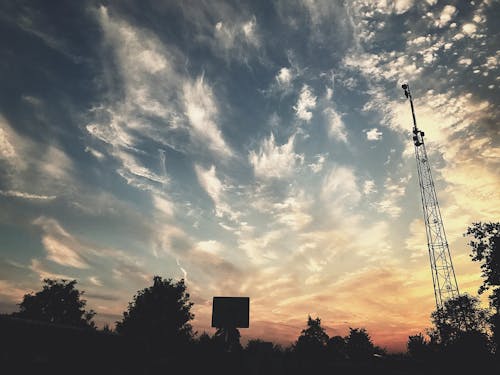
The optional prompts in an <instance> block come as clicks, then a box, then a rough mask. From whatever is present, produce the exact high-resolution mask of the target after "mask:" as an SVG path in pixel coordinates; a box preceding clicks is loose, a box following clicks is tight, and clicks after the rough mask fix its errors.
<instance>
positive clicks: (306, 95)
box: [293, 85, 317, 121]
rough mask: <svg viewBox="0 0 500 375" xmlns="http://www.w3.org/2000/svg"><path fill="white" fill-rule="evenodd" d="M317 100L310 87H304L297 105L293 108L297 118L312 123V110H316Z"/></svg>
mask: <svg viewBox="0 0 500 375" xmlns="http://www.w3.org/2000/svg"><path fill="white" fill-rule="evenodd" d="M316 99H317V98H316V96H314V94H313V92H312V91H311V89H310V88H309V86H307V85H304V86H302V89H301V90H300V95H299V99H298V100H297V104H296V105H294V106H293V109H294V110H295V113H296V115H297V117H298V118H300V119H301V120H304V121H310V120H311V119H312V116H313V115H312V112H311V111H310V110H311V109H314V108H316Z"/></svg>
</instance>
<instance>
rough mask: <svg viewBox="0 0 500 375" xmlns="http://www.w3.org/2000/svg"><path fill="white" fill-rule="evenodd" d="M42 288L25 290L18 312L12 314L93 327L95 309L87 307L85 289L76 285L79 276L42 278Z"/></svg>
mask: <svg viewBox="0 0 500 375" xmlns="http://www.w3.org/2000/svg"><path fill="white" fill-rule="evenodd" d="M43 283H44V285H43V287H42V290H41V291H39V292H36V293H35V294H33V293H29V294H25V295H24V297H23V301H22V302H21V303H20V304H19V312H15V313H13V314H12V316H14V317H17V318H23V319H31V320H38V321H42V322H48V323H56V324H67V325H72V326H77V327H91V328H94V327H95V324H94V322H93V321H92V319H93V317H94V315H95V312H94V311H93V310H89V311H86V310H85V305H86V303H87V301H86V300H84V299H82V298H81V297H82V295H83V294H84V292H83V291H82V292H81V291H79V290H78V289H76V288H75V285H76V280H72V281H67V280H52V279H44V280H43Z"/></svg>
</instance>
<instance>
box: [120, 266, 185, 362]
mask: <svg viewBox="0 0 500 375" xmlns="http://www.w3.org/2000/svg"><path fill="white" fill-rule="evenodd" d="M192 306H193V303H192V302H190V301H189V294H188V293H186V285H185V284H184V280H183V279H181V280H180V281H178V282H173V281H172V279H162V278H161V277H160V276H155V277H154V278H153V285H152V286H150V287H148V288H145V289H143V290H140V291H138V292H137V294H136V295H135V296H134V298H133V301H132V302H130V303H129V304H128V310H127V311H125V312H124V313H123V319H122V320H121V321H119V322H116V331H117V332H118V333H119V334H122V335H124V336H128V337H131V338H133V339H134V341H135V342H136V343H138V344H139V345H140V346H141V347H142V348H143V349H145V350H146V351H149V352H150V353H152V354H162V353H163V354H166V353H168V352H172V351H176V350H177V349H180V348H181V347H182V345H183V344H187V343H188V342H190V341H192V339H193V335H194V334H193V328H192V326H191V324H189V322H190V321H191V320H192V319H193V318H194V315H193V314H192V313H191V307H192Z"/></svg>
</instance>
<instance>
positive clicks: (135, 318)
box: [11, 223, 500, 373]
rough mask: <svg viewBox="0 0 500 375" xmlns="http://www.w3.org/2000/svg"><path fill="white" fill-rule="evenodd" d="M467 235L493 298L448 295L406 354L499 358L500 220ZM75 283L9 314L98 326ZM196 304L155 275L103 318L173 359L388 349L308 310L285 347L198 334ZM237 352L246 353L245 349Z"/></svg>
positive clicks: (372, 356) (52, 283)
mask: <svg viewBox="0 0 500 375" xmlns="http://www.w3.org/2000/svg"><path fill="white" fill-rule="evenodd" d="M464 235H465V236H468V237H469V239H470V242H469V245H470V247H471V250H472V251H471V258H472V261H474V262H479V263H480V265H481V272H482V273H481V276H482V278H483V284H482V285H481V287H480V289H479V291H478V293H479V294H482V293H484V292H486V291H488V290H489V291H490V295H489V302H490V306H489V308H483V307H481V306H480V303H479V300H478V298H477V297H474V296H470V295H467V294H464V295H461V296H459V297H457V298H454V299H450V300H448V301H446V303H445V305H444V307H443V308H442V309H437V310H435V311H434V312H432V313H431V321H432V324H433V326H432V327H431V328H429V329H428V330H427V331H425V333H418V334H416V335H412V336H410V337H409V338H408V344H407V349H408V350H407V353H406V356H405V358H406V359H410V360H412V361H414V364H415V363H417V364H418V363H420V364H422V363H434V362H436V361H443V360H444V361H446V358H448V359H450V358H461V357H462V356H467V357H468V358H474V359H475V360H478V359H479V360H482V361H483V362H488V361H493V362H492V363H495V358H496V362H497V363H498V361H499V360H498V359H499V357H500V355H499V352H498V341H499V338H500V334H499V328H500V324H499V322H500V308H499V307H500V306H499V302H500V267H499V266H500V251H499V243H500V223H474V224H473V225H472V226H470V227H469V228H468V229H467V232H466V233H465V234H464ZM76 284H77V282H76V281H75V280H72V281H68V280H52V279H45V280H44V284H43V287H42V290H40V291H38V292H36V293H29V294H26V295H25V296H24V297H23V300H22V301H21V303H20V304H19V311H17V312H14V313H12V314H11V317H12V318H17V319H26V320H31V321H40V322H45V323H48V324H54V325H65V326H73V327H79V328H80V329H82V330H94V331H96V330H97V327H96V325H95V323H94V321H93V319H94V317H95V314H96V313H95V312H94V311H93V310H87V309H86V301H85V300H84V299H83V295H84V292H81V291H79V290H78V289H77V287H76ZM192 306H193V302H191V301H190V295H189V293H188V292H187V288H186V285H185V282H184V280H183V279H181V280H178V281H175V280H172V279H164V278H162V277H160V276H155V277H154V278H153V284H152V285H151V286H149V287H147V288H144V289H142V290H140V291H138V292H137V294H135V295H134V296H133V298H132V301H131V302H130V303H129V304H128V307H127V309H126V311H124V312H123V317H122V319H121V320H119V321H117V322H116V325H115V328H114V330H113V329H111V328H110V327H109V326H105V327H104V328H103V329H102V330H99V331H102V332H103V333H106V334H109V335H115V336H117V337H123V338H124V339H126V340H128V342H129V343H131V345H132V346H133V348H134V353H135V354H136V355H138V356H139V357H140V358H143V359H144V360H145V361H146V362H148V361H149V362H155V361H156V362H157V361H158V360H160V361H162V360H163V361H167V362H169V363H170V364H172V363H173V362H175V361H176V358H177V359H178V358H184V357H183V355H184V354H185V353H188V352H189V353H191V354H192V355H193V356H194V357H196V358H200V359H202V360H203V361H205V362H207V361H208V362H209V358H210V357H212V358H223V359H224V360H226V361H227V360H229V359H230V358H232V359H233V360H234V358H236V357H234V356H237V355H238V354H235V353H240V354H239V355H244V356H245V358H247V359H248V358H254V360H253V361H247V362H248V363H247V367H248V366H250V367H252V366H256V365H255V364H256V363H262V359H263V358H264V359H266V360H267V362H266V361H264V362H265V363H267V364H265V365H263V366H264V368H266V369H269V368H270V367H269V366H271V367H272V363H275V362H276V360H278V359H279V361H281V362H280V363H281V368H284V367H286V366H285V364H284V363H286V364H288V365H290V363H294V364H295V365H291V368H290V371H289V372H288V373H298V372H297V371H299V372H300V370H299V369H303V370H305V369H306V368H311V366H312V367H314V366H316V367H317V366H320V367H322V368H325V366H337V365H338V364H339V363H346V362H350V363H358V364H359V363H368V362H373V361H377V360H378V361H380V360H383V359H384V358H389V357H391V356H390V355H388V354H387V352H386V351H385V350H384V349H383V348H380V347H377V346H376V345H374V344H373V342H372V339H371V337H370V335H369V333H368V332H367V331H366V329H364V328H350V330H349V333H348V334H347V335H346V336H344V337H342V336H333V337H329V336H328V334H327V333H326V331H325V329H324V328H323V327H322V326H321V319H320V318H319V317H316V318H312V317H311V316H309V317H308V320H307V322H306V328H304V329H303V330H302V332H301V333H300V335H299V337H298V338H297V340H296V341H295V342H294V343H293V344H292V345H291V346H290V347H288V348H282V347H280V346H279V345H274V344H273V343H270V342H266V341H263V340H259V339H257V340H250V341H249V342H248V343H247V345H246V347H245V348H243V347H242V345H241V344H240V333H239V331H238V330H237V329H233V330H231V331H230V332H228V331H226V330H224V329H219V330H217V332H216V333H215V334H214V335H210V334H208V333H206V332H203V333H202V334H201V335H198V334H197V333H196V332H195V331H194V330H193V327H192V325H191V324H190V322H191V321H192V320H193V318H194V315H193V313H192V312H191V309H192ZM224 353H226V354H224ZM227 353H233V354H231V355H233V357H227V356H226V357H220V356H221V355H222V356H224V355H227ZM218 356H219V357H218ZM238 358H240V360H242V359H241V358H243V357H238ZM255 358H259V360H258V361H257V360H255ZM279 361H278V362H279ZM453 361H454V362H456V360H455V359H454V360H453ZM156 362H155V363H156ZM240 364H241V363H240ZM335 364H337V365H335ZM304 366H305V367H304ZM253 373H264V372H262V371H260V372H259V371H257V372H255V371H254V372H253Z"/></svg>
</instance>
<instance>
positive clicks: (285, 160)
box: [248, 133, 303, 179]
mask: <svg viewBox="0 0 500 375" xmlns="http://www.w3.org/2000/svg"><path fill="white" fill-rule="evenodd" d="M294 139H295V136H291V137H290V138H289V139H288V142H287V143H285V144H283V145H281V146H279V145H277V144H276V142H275V140H274V135H273V133H271V135H270V136H269V138H267V139H264V140H263V141H262V143H261V145H260V147H259V151H257V152H256V151H251V152H250V154H249V156H248V158H249V161H250V164H252V166H253V168H254V173H255V176H256V177H259V178H263V179H266V178H283V177H288V176H290V175H291V174H292V173H293V171H294V168H295V165H296V164H297V161H298V160H302V159H303V156H302V155H298V154H296V153H295V152H294V147H293V144H294Z"/></svg>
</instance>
